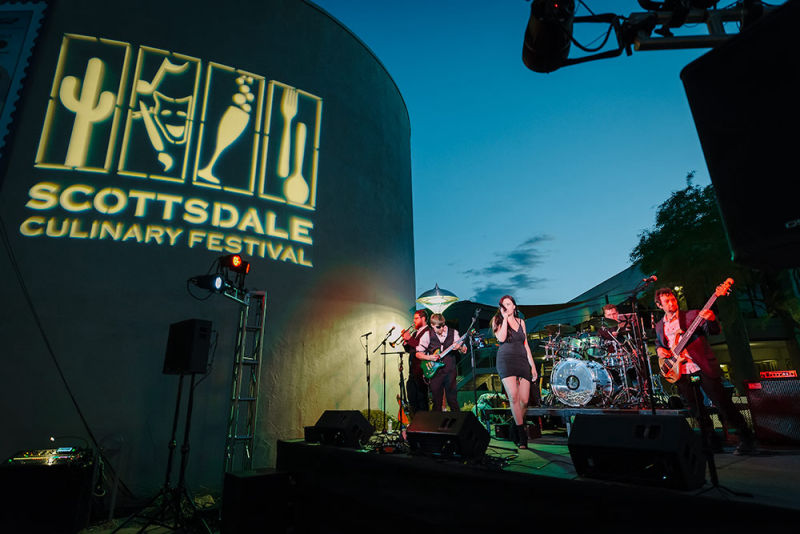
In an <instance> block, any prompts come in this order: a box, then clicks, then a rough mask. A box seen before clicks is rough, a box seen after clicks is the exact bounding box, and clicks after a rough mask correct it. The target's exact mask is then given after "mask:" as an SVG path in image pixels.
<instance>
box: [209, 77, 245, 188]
mask: <svg viewBox="0 0 800 534" xmlns="http://www.w3.org/2000/svg"><path fill="white" fill-rule="evenodd" d="M252 82H253V79H252V78H251V77H244V76H240V77H239V78H237V79H236V83H237V84H238V85H239V92H238V93H236V94H235V95H234V96H233V105H230V106H228V108H227V109H226V110H225V113H223V114H222V118H221V119H220V121H219V125H218V126H217V138H216V145H215V147H214V153H213V154H212V155H211V160H210V161H209V162H208V165H206V166H205V167H203V168H202V169H200V170H199V171H197V176H198V177H200V178H202V179H203V180H205V181H207V182H209V183H212V184H219V183H220V179H219V178H217V177H216V176H215V175H214V165H216V163H217V160H218V159H219V157H220V156H221V155H222V153H223V152H224V151H225V150H226V149H227V148H228V147H230V146H231V145H232V144H233V143H234V141H236V140H237V139H238V138H239V136H240V135H242V133H243V132H244V131H245V129H246V128H247V124H248V123H249V122H250V110H251V107H250V104H249V103H248V102H251V101H252V100H253V99H254V98H255V97H254V96H253V93H251V92H250V85H249V84H250V83H252Z"/></svg>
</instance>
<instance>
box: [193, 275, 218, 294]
mask: <svg viewBox="0 0 800 534" xmlns="http://www.w3.org/2000/svg"><path fill="white" fill-rule="evenodd" d="M189 281H190V282H191V283H193V284H194V285H196V286H197V287H199V288H200V289H208V290H209V291H214V292H216V293H219V292H221V291H223V290H224V289H225V279H224V278H223V277H222V275H219V274H202V275H199V276H193V277H192V278H190V279H189Z"/></svg>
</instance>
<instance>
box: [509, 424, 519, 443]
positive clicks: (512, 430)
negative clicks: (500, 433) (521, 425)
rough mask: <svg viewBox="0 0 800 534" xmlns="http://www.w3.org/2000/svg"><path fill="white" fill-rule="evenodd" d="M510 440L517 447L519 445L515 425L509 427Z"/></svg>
mask: <svg viewBox="0 0 800 534" xmlns="http://www.w3.org/2000/svg"><path fill="white" fill-rule="evenodd" d="M508 439H509V440H511V442H512V443H514V444H515V445H516V444H517V441H518V438H517V427H516V426H515V425H514V423H509V425H508Z"/></svg>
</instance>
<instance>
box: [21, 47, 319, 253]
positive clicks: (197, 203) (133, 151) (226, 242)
mask: <svg viewBox="0 0 800 534" xmlns="http://www.w3.org/2000/svg"><path fill="white" fill-rule="evenodd" d="M134 55H135V60H134ZM321 119H322V100H321V99H320V98H319V97H317V96H314V95H312V94H310V93H307V92H305V91H302V90H300V89H297V88H294V87H291V86H289V85H285V84H283V83H280V82H277V81H274V80H270V81H268V80H266V79H265V77H264V76H262V75H259V74H256V73H251V72H245V71H243V70H240V69H236V68H234V67H230V66H226V65H221V64H217V63H213V62H207V63H204V62H203V61H202V60H200V59H198V58H194V57H190V56H187V55H182V54H178V53H174V52H169V51H165V50H159V49H155V48H150V47H146V46H140V47H139V48H138V50H135V49H134V48H133V47H132V46H131V45H130V44H128V43H123V42H119V41H111V40H106V39H98V38H94V37H86V36H80V35H72V34H69V35H65V36H64V39H63V42H62V46H61V51H60V54H59V59H58V64H57V67H56V70H55V75H54V78H53V86H52V91H51V94H50V100H49V103H48V107H47V112H46V116H45V119H44V125H43V128H42V134H41V139H40V142H39V147H38V150H37V153H36V159H35V167H36V168H39V169H48V170H55V171H64V172H65V173H67V174H65V178H64V180H63V181H61V180H58V181H56V180H48V181H40V182H38V183H35V184H34V185H33V186H32V187H31V189H30V190H29V197H30V198H29V200H28V202H27V204H26V207H27V208H28V209H30V210H32V211H33V212H35V213H34V214H33V215H31V216H30V217H28V218H27V219H26V220H25V221H24V222H23V223H22V225H21V226H20V231H21V233H22V234H23V235H25V236H29V237H53V238H73V239H97V240H113V241H119V242H137V243H144V244H156V245H166V246H187V247H190V248H205V249H208V250H212V251H219V252H226V253H242V254H247V255H249V256H253V257H263V258H267V259H272V260H275V261H284V262H291V263H296V264H298V265H303V266H306V267H311V266H312V261H311V254H310V250H309V249H310V246H311V245H313V238H312V229H313V222H312V220H311V219H310V218H309V215H311V214H313V212H314V211H315V209H316V191H317V166H318V160H319V139H320V124H321ZM51 174H52V173H51Z"/></svg>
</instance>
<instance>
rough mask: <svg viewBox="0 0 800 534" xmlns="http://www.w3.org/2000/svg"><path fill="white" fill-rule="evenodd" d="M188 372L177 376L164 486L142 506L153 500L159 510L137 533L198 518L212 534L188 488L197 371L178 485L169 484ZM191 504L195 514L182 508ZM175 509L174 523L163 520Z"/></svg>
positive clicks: (181, 527) (181, 526)
mask: <svg viewBox="0 0 800 534" xmlns="http://www.w3.org/2000/svg"><path fill="white" fill-rule="evenodd" d="M184 376H185V373H181V374H180V376H179V377H178V398H177V401H176V403H175V415H174V416H173V419H172V436H171V437H170V441H169V455H168V457H167V470H166V475H165V478H164V486H163V487H162V488H161V491H159V493H158V494H157V495H156V496H155V497H153V499H152V500H151V501H150V502H149V503H148V504H147V505H146V506H145V507H144V508H143V509H142V510H143V511H144V510H146V509H147V508H149V507H150V506H152V505H153V504H154V503H156V502H159V501H160V504H159V506H158V508H159V509H158V513H157V515H156V516H155V517H148V518H147V519H148V520H149V521H148V523H147V524H145V525H144V526H142V528H141V529H139V531H138V532H144V531H145V529H146V528H147V527H149V526H150V525H152V524H154V523H155V524H158V525H160V526H163V527H166V528H169V529H171V530H173V531H178V532H185V531H186V530H185V527H186V526H187V525H188V523H189V520H190V519H192V518H193V519H196V520H199V523H200V524H201V525H202V527H203V529H204V531H205V532H207V533H208V534H211V529H210V528H209V527H208V525H207V524H206V522H205V521H204V520H203V518H202V517H199V516H198V515H197V507H196V506H195V504H194V501H193V500H192V498H191V497H190V496H189V492H188V489H187V488H186V464H187V460H188V458H187V457H188V455H189V431H190V429H191V424H192V405H193V404H194V385H195V383H194V378H195V373H191V382H190V384H189V400H188V403H187V406H186V423H185V428H184V431H183V444H182V445H181V466H180V470H179V475H178V485H177V487H175V488H171V487H170V479H171V478H172V460H173V457H174V453H175V446H176V441H175V434H176V432H177V429H178V413H179V412H180V406H181V396H182V392H183V377H184ZM184 499H185V502H188V503H189V506H191V508H192V510H193V511H194V516H187V515H186V514H185V513H184V511H183V503H184ZM170 510H171V511H172V512H173V513H174V514H175V521H174V524H173V525H172V526H170V525H169V524H166V523H163V522H161V520H162V518H164V516H166V515H167V514H168V512H169V511H170ZM138 516H139V513H137V514H134V515H132V516H130V517H129V518H128V519H126V520H125V521H124V522H123V523H122V524H121V525H120V526H118V527H117V528H115V529H114V530H113V531H111V534H114V533H115V532H117V531H119V530H120V529H121V528H123V527H124V526H125V525H127V524H128V523H129V522H130V521H131V520H132V519H133V518H135V517H138Z"/></svg>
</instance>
